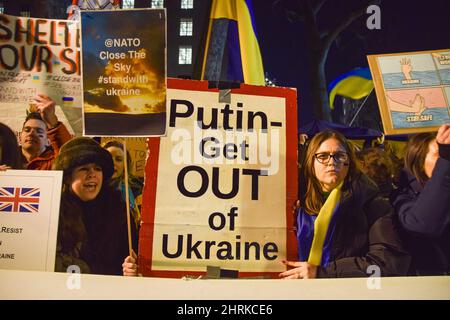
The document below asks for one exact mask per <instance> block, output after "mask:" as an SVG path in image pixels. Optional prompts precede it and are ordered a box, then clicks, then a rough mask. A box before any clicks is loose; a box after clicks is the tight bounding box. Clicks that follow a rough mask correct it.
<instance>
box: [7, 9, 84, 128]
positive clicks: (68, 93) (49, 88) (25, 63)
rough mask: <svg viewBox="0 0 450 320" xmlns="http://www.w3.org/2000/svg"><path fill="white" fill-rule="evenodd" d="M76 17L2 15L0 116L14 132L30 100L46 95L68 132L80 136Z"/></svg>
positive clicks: (79, 82)
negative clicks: (73, 18)
mask: <svg viewBox="0 0 450 320" xmlns="http://www.w3.org/2000/svg"><path fill="white" fill-rule="evenodd" d="M79 32H80V30H79V26H78V22H76V21H67V20H56V19H44V18H28V17H16V16H10V15H6V14H1V15H0V110H2V113H1V115H0V120H1V121H2V122H3V123H5V124H7V125H8V126H9V127H11V128H12V129H13V130H15V131H20V130H21V129H22V123H23V122H24V120H25V117H26V110H28V109H29V102H30V99H31V98H33V97H34V96H36V94H38V93H41V94H46V95H48V96H49V97H51V98H52V99H53V100H54V101H55V103H56V114H57V116H58V119H59V120H60V121H63V122H64V124H65V125H66V127H67V128H68V129H69V132H71V133H74V134H76V135H81V132H82V121H81V94H82V91H81V70H80V34H79Z"/></svg>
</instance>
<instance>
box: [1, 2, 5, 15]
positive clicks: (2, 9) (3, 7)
mask: <svg viewBox="0 0 450 320" xmlns="http://www.w3.org/2000/svg"><path fill="white" fill-rule="evenodd" d="M3 13H5V6H4V5H3V2H0V14H3Z"/></svg>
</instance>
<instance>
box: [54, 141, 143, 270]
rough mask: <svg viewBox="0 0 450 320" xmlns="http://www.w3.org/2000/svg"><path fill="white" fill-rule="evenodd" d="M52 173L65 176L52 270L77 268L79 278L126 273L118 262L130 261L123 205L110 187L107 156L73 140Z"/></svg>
mask: <svg viewBox="0 0 450 320" xmlns="http://www.w3.org/2000/svg"><path fill="white" fill-rule="evenodd" d="M53 169H54V170H63V171H64V174H63V189H62V195H61V208H60V217H59V227H58V240H57V252H56V263H55V271H60V272H66V270H67V268H68V267H69V266H73V265H76V266H78V267H79V268H80V271H81V272H82V273H94V274H105V275H121V274H125V270H122V263H125V261H129V260H130V259H131V260H132V261H134V259H135V257H133V258H131V257H130V256H129V249H128V235H127V222H126V210H125V205H124V203H123V202H122V200H121V199H122V197H121V195H120V192H119V191H117V190H114V188H112V187H111V186H110V184H109V179H110V177H111V175H112V173H113V170H114V166H113V161H112V158H111V155H110V154H109V153H108V151H106V150H105V149H103V148H102V147H101V146H100V145H99V144H98V143H97V142H95V141H94V140H93V139H90V138H85V137H81V138H75V139H73V140H71V141H69V142H68V143H66V144H65V145H63V146H62V148H61V150H60V153H59V155H58V157H57V158H56V160H55V163H54V165H53ZM131 225H132V226H133V225H134V224H131ZM126 259H128V260H126ZM122 271H123V272H122ZM127 274H129V275H131V274H130V273H129V272H128V273H127Z"/></svg>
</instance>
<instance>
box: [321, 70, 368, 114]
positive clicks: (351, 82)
mask: <svg viewBox="0 0 450 320" xmlns="http://www.w3.org/2000/svg"><path fill="white" fill-rule="evenodd" d="M372 90H373V80H372V75H371V74H370V69H369V68H357V69H353V70H352V71H350V72H347V73H345V74H343V75H341V76H340V77H338V78H336V79H334V80H333V82H331V83H330V85H329V86H328V92H329V94H330V108H332V109H333V108H334V105H333V104H334V98H335V96H336V95H337V94H338V95H341V96H344V97H347V98H351V99H355V100H358V99H362V98H364V97H365V96H367V95H369V93H370V92H371V91H372Z"/></svg>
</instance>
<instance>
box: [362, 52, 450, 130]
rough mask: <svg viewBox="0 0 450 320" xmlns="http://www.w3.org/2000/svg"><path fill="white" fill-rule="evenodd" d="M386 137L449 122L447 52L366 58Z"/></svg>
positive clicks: (448, 53)
mask: <svg viewBox="0 0 450 320" xmlns="http://www.w3.org/2000/svg"><path fill="white" fill-rule="evenodd" d="M368 60H369V66H370V70H371V73H372V76H373V79H374V82H375V90H376V93H377V99H378V105H379V107H380V113H381V117H382V120H383V128H384V132H385V133H386V134H403V133H415V132H425V131H436V130H437V129H438V128H439V126H440V125H442V124H445V123H450V49H445V50H431V51H421V52H406V53H396V54H383V55H369V56H368Z"/></svg>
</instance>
